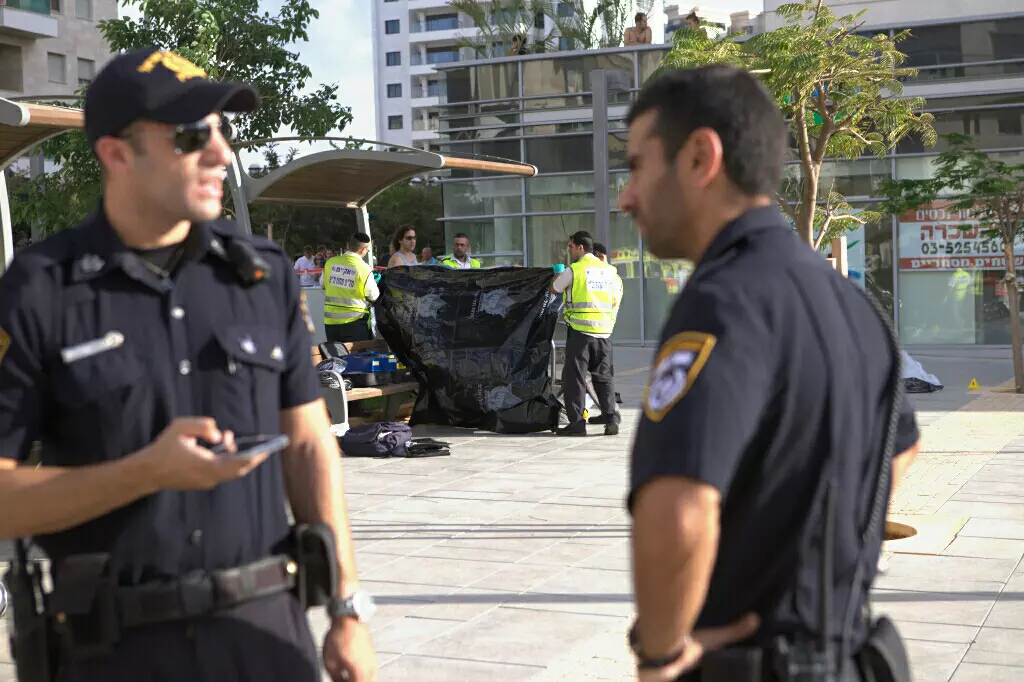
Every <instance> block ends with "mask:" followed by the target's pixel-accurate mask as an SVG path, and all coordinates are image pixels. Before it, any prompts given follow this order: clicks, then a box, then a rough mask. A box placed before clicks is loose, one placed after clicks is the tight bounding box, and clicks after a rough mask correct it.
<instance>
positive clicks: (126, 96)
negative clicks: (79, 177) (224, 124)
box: [85, 47, 260, 146]
mask: <svg viewBox="0 0 1024 682" xmlns="http://www.w3.org/2000/svg"><path fill="white" fill-rule="evenodd" d="M259 106H260V95H259V93H258V92H256V90H255V88H253V87H252V86H250V85H245V84H243V83H215V82H213V81H211V80H210V79H209V78H208V77H207V75H206V72H205V71H203V70H202V69H200V68H199V67H198V66H196V65H195V64H193V63H192V62H190V61H188V60H187V59H185V58H184V57H182V56H180V55H178V54H175V53H174V52H171V51H169V50H158V49H156V48H153V47H147V48H143V49H141V50H134V51H132V52H125V53H123V54H119V55H117V56H116V57H114V58H113V59H111V60H110V62H109V63H108V64H107V65H106V66H104V67H103V69H102V70H101V71H100V72H99V73H98V74H97V75H96V78H95V79H94V80H93V82H92V83H90V84H89V87H88V89H87V90H86V91H85V134H86V136H87V137H88V138H89V144H90V145H91V146H95V145H96V140H98V139H100V138H101V137H105V136H107V135H117V134H118V133H120V132H121V131H123V130H124V129H125V128H127V127H128V126H129V125H131V124H132V123H134V122H135V121H139V120H147V121H155V122H157V123H173V124H181V123H194V122H195V121H198V120H200V119H202V118H204V117H206V116H208V115H210V114H212V113H213V112H215V111H226V112H250V111H255V110H256V109H258V108H259Z"/></svg>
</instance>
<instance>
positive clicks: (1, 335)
mask: <svg viewBox="0 0 1024 682" xmlns="http://www.w3.org/2000/svg"><path fill="white" fill-rule="evenodd" d="M10 349H11V335H10V334H8V333H7V332H6V331H4V329H3V327H0V365H2V364H3V362H4V356H5V355H7V351H9V350H10Z"/></svg>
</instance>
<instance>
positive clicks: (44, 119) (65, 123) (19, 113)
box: [0, 98, 85, 169]
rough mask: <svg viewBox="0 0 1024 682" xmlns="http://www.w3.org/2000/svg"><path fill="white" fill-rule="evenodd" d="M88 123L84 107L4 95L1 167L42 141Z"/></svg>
mask: <svg viewBox="0 0 1024 682" xmlns="http://www.w3.org/2000/svg"><path fill="white" fill-rule="evenodd" d="M84 123H85V119H84V115H83V114H82V111H81V110H80V109H66V108H64V107H54V106H48V105H45V104H32V103H29V102H14V101H12V100H9V99H3V98H0V169H4V168H7V166H9V165H11V164H12V163H14V161H15V160H17V159H18V158H19V157H21V156H22V155H24V154H25V152H27V151H28V150H29V149H31V148H32V147H34V146H36V145H37V144H39V143H40V142H44V141H46V140H48V139H50V138H51V137H54V136H56V135H60V134H61V133H64V132H67V131H68V130H76V129H78V128H81V127H82V126H83V125H84Z"/></svg>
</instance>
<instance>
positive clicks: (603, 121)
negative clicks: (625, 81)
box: [590, 69, 612, 248]
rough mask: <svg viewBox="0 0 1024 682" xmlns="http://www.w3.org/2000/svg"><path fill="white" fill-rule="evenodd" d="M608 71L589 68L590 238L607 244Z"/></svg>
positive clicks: (610, 232) (610, 236) (608, 229)
mask: <svg viewBox="0 0 1024 682" xmlns="http://www.w3.org/2000/svg"><path fill="white" fill-rule="evenodd" d="M607 73H608V72H607V71H605V70H604V69H594V70H593V71H591V72H590V91H591V93H592V95H591V103H592V106H593V115H594V238H595V239H596V240H597V241H599V242H601V243H602V244H604V245H605V248H611V243H612V227H611V216H610V215H609V212H608V77H607V75H606V74H607Z"/></svg>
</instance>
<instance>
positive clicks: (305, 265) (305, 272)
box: [295, 246, 318, 287]
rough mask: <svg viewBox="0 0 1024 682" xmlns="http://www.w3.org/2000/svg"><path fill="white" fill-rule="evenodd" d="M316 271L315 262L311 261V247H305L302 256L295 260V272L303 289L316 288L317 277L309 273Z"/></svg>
mask: <svg viewBox="0 0 1024 682" xmlns="http://www.w3.org/2000/svg"><path fill="white" fill-rule="evenodd" d="M314 269H316V262H314V261H313V247H312V246H305V247H303V249H302V255H301V256H299V257H298V258H296V259H295V272H297V273H299V284H301V285H302V286H304V287H313V286H316V282H317V279H318V278H317V276H316V275H315V274H314V273H312V272H309V270H314Z"/></svg>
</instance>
